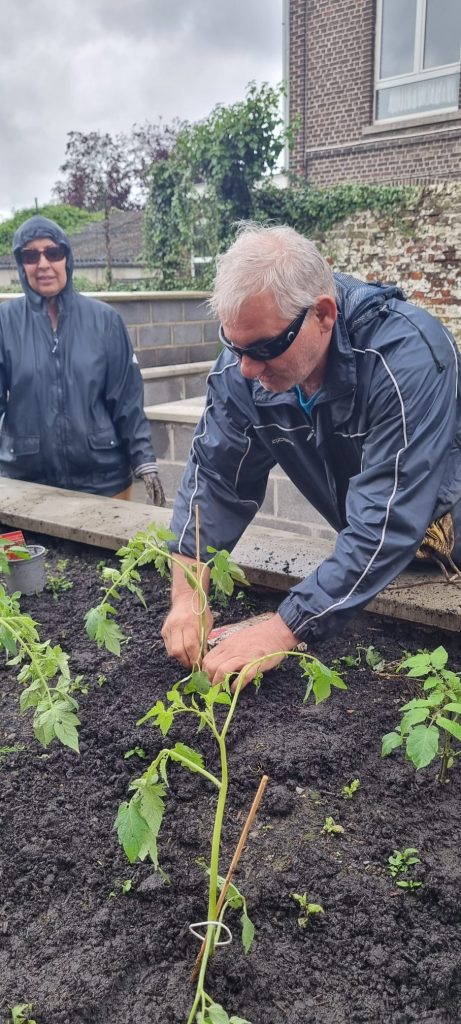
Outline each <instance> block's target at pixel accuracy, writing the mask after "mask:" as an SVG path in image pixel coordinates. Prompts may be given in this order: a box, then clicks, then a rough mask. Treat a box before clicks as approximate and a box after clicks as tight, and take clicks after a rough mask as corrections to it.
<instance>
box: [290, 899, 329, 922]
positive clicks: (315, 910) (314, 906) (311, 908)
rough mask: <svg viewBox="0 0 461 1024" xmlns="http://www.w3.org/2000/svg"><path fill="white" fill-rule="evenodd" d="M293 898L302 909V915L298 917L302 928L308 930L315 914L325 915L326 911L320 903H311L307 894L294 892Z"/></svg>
mask: <svg viewBox="0 0 461 1024" xmlns="http://www.w3.org/2000/svg"><path fill="white" fill-rule="evenodd" d="M291 898H292V899H293V900H296V903H299V906H300V907H301V913H300V915H299V917H298V925H299V927H300V928H307V926H308V924H309V923H310V920H311V918H312V917H313V916H315V914H324V913H325V911H324V909H323V907H322V906H321V904H320V903H309V896H308V894H307V892H302V893H301V892H292V894H291Z"/></svg>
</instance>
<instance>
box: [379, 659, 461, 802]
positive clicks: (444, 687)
mask: <svg viewBox="0 0 461 1024" xmlns="http://www.w3.org/2000/svg"><path fill="white" fill-rule="evenodd" d="M447 661H448V654H447V651H446V650H445V648H444V647H437V648H436V650H434V651H432V652H429V651H419V652H418V654H415V655H413V656H412V657H409V658H405V660H404V661H402V662H401V664H400V665H399V669H403V668H407V669H409V671H408V672H407V675H408V676H410V677H411V678H416V679H421V680H422V679H424V682H422V683H421V692H422V693H423V694H425V696H421V697H415V698H414V699H413V700H410V701H408V703H407V704H404V705H403V707H401V708H400V711H401V712H402V718H401V721H400V724H399V725H397V726H396V728H395V729H394V730H393V731H392V732H388V733H386V735H385V736H384V737H383V740H382V747H381V755H382V757H387V755H388V754H390V753H391V752H392V751H393V750H395V749H396V748H397V747H402V746H403V747H404V749H405V754H406V756H407V758H408V759H409V760H410V761H411V762H412V764H414V766H415V768H416V769H417V770H418V769H420V768H425V767H426V766H427V765H429V764H431V762H432V761H434V760H435V758H437V757H439V758H440V759H441V766H440V770H439V774H438V780H439V782H447V780H448V772H449V770H450V768H452V767H453V765H454V762H455V758H456V757H459V755H460V754H461V747H460V748H459V749H456V750H455V749H453V740H457V741H458V743H461V723H460V721H459V718H460V715H461V678H460V675H459V673H456V672H452V671H451V670H450V669H448V668H447V667H446V665H447Z"/></svg>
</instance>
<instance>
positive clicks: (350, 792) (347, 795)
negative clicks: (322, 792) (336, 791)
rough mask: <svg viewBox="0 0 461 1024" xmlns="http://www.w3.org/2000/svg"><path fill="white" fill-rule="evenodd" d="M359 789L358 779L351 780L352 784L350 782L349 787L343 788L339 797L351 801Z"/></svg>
mask: <svg viewBox="0 0 461 1024" xmlns="http://www.w3.org/2000/svg"><path fill="white" fill-rule="evenodd" d="M359 788H360V779H352V782H350V783H349V785H346V786H343V788H342V790H341V796H342V797H344V799H345V800H352V797H353V796H354V793H356V792H357V790H358V789H359Z"/></svg>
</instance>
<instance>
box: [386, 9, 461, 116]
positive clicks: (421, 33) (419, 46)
mask: <svg viewBox="0 0 461 1024" xmlns="http://www.w3.org/2000/svg"><path fill="white" fill-rule="evenodd" d="M403 2H404V0H403ZM460 2H461V0H460ZM382 24H383V0H377V4H376V33H375V90H374V123H375V124H386V123H387V122H389V121H408V120H409V119H412V118H415V117H426V118H427V117H430V116H431V115H435V114H444V113H448V112H450V111H452V110H459V106H458V103H456V104H454V105H451V106H449V107H437V108H436V109H430V110H424V109H420V110H415V111H412V112H411V113H408V114H400V115H394V116H392V117H379V118H378V92H379V90H380V89H385V88H390V87H392V86H399V85H410V84H411V83H412V82H415V83H416V82H423V81H426V80H427V79H431V78H441V77H445V76H446V75H450V74H459V73H460V72H461V52H460V59H459V60H458V61H455V63H454V64H453V63H452V64H441V65H440V66H439V67H435V68H423V62H424V39H425V27H426V0H416V24H415V48H414V54H413V68H414V69H418V70H413V71H411V72H408V73H407V74H405V75H393V76H390V77H388V78H380V77H379V75H380V65H381V38H382Z"/></svg>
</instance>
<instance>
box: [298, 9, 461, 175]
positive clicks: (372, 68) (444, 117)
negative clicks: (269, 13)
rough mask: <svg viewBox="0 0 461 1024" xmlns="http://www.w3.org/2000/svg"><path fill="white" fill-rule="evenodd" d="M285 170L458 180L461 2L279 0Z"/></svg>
mask: <svg viewBox="0 0 461 1024" xmlns="http://www.w3.org/2000/svg"><path fill="white" fill-rule="evenodd" d="M285 12H286V15H287V17H286V19H285V23H287V22H288V25H287V28H286V31H287V37H288V38H287V47H286V49H287V61H288V69H287V78H288V82H289V99H288V108H289V114H290V118H293V117H295V116H296V115H298V116H299V119H300V124H301V128H300V131H299V134H298V138H297V145H296V148H295V151H294V153H292V154H291V156H290V170H291V171H293V172H294V173H296V174H298V175H300V176H302V177H303V178H305V179H306V180H307V181H309V182H311V183H312V184H316V185H332V184H337V183H340V182H353V181H368V182H395V183H417V182H440V183H441V182H443V181H445V180H461V86H460V52H461V0H285Z"/></svg>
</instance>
